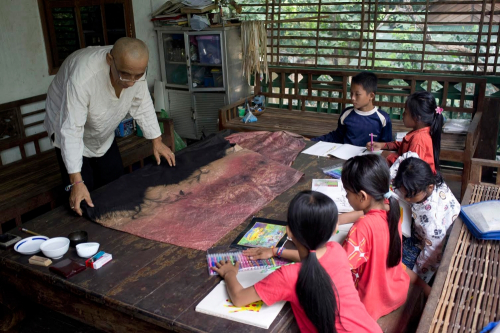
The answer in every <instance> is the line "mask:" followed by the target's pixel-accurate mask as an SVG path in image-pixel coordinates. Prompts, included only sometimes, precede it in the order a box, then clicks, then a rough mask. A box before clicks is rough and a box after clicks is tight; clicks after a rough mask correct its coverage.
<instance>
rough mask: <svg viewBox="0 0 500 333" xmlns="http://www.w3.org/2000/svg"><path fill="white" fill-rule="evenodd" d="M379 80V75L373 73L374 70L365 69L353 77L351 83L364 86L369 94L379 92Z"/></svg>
mask: <svg viewBox="0 0 500 333" xmlns="http://www.w3.org/2000/svg"><path fill="white" fill-rule="evenodd" d="M377 82H378V79H377V75H375V74H373V73H372V72H367V71H364V72H361V73H359V74H358V75H356V76H353V77H352V81H351V85H353V84H359V85H361V86H363V89H364V90H365V91H366V93H367V94H369V93H374V94H375V93H376V92H377Z"/></svg>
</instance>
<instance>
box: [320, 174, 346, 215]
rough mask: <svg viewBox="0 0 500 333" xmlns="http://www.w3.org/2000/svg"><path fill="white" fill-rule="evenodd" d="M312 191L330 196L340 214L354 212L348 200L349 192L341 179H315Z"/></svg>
mask: <svg viewBox="0 0 500 333" xmlns="http://www.w3.org/2000/svg"><path fill="white" fill-rule="evenodd" d="M311 190H313V191H317V192H321V193H323V194H325V195H327V196H329V197H330V198H331V199H332V200H333V201H335V204H336V205H337V209H338V211H339V213H347V212H352V211H353V210H354V209H353V208H352V207H351V205H350V204H349V201H348V200H347V197H346V196H347V192H346V191H345V189H344V186H343V185H342V181H341V180H340V179H313V181H312V187H311Z"/></svg>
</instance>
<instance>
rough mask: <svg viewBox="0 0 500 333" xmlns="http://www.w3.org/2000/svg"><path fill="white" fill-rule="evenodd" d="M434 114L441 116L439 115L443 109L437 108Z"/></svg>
mask: <svg viewBox="0 0 500 333" xmlns="http://www.w3.org/2000/svg"><path fill="white" fill-rule="evenodd" d="M436 113H437V114H441V113H443V108H441V107H439V106H438V107H437V108H436Z"/></svg>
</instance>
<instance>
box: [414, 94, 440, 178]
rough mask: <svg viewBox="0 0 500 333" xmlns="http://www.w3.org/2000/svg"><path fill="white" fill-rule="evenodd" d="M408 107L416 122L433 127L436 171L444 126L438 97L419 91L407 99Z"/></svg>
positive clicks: (432, 136)
mask: <svg viewBox="0 0 500 333" xmlns="http://www.w3.org/2000/svg"><path fill="white" fill-rule="evenodd" d="M406 107H407V108H408V111H409V112H410V115H411V117H412V118H413V120H414V121H415V122H419V121H420V122H422V123H424V124H426V125H429V126H430V127H431V138H432V151H433V153H434V166H435V168H436V171H438V170H439V154H440V152H441V129H442V127H443V115H442V114H440V113H437V112H436V109H437V104H436V99H435V98H434V96H433V95H432V94H431V93H430V92H428V91H418V92H415V93H413V94H411V95H410V96H409V97H408V99H407V100H406ZM421 157H422V156H421Z"/></svg>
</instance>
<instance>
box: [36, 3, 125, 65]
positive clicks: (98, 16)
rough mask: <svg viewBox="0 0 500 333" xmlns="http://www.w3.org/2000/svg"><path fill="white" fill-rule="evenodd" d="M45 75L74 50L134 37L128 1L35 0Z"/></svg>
mask: <svg viewBox="0 0 500 333" xmlns="http://www.w3.org/2000/svg"><path fill="white" fill-rule="evenodd" d="M38 4H39V8H40V17H41V20H42V28H43V32H44V38H45V46H46V50H47V58H48V62H49V74H55V73H57V70H58V68H59V66H61V64H62V62H63V61H64V59H66V57H67V56H69V55H70V54H71V53H73V52H74V51H76V50H78V49H80V48H83V47H87V46H95V45H112V44H114V42H115V41H116V40H117V39H118V38H120V37H125V36H128V37H134V36H135V32H134V23H133V13H132V3H131V0H71V1H67V0H66V1H61V0H38Z"/></svg>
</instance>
